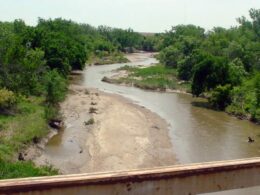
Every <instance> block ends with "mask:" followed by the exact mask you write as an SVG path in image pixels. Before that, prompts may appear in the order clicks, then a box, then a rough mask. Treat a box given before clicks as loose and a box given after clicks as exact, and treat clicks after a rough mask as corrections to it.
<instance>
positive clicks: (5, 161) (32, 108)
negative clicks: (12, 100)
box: [0, 97, 55, 178]
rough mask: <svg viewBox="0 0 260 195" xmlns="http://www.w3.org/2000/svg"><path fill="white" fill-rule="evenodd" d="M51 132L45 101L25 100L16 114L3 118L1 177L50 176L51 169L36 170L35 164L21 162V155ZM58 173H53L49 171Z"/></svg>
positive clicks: (0, 156) (0, 155) (0, 158)
mask: <svg viewBox="0 0 260 195" xmlns="http://www.w3.org/2000/svg"><path fill="white" fill-rule="evenodd" d="M48 132H49V128H48V125H47V121H46V117H45V106H44V104H43V99H42V98H38V97H30V98H23V99H22V100H20V101H19V103H18V105H17V108H16V112H15V115H12V116H8V115H0V178H13V177H23V176H41V175H46V174H47V172H48V170H49V169H47V168H46V167H35V166H34V165H33V163H31V162H17V155H18V153H19V152H21V151H23V150H24V149H26V148H27V147H28V146H29V145H30V144H31V143H33V140H35V138H37V139H38V138H41V137H43V136H45V135H47V133H48ZM16 169H17V170H16ZM54 173H55V172H53V171H52V170H50V172H49V174H54Z"/></svg>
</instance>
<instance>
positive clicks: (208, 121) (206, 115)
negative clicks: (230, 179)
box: [84, 58, 260, 164]
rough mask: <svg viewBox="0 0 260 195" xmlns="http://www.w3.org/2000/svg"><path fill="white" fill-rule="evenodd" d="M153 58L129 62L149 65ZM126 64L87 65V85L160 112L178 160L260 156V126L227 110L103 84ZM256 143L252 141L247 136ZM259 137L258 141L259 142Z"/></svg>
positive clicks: (180, 97)
mask: <svg viewBox="0 0 260 195" xmlns="http://www.w3.org/2000/svg"><path fill="white" fill-rule="evenodd" d="M154 62H156V60H155V59H153V58H147V59H143V60H142V61H141V62H136V63H127V64H128V65H139V64H146V65H147V64H150V63H154ZM123 65H125V64H114V65H104V66H92V67H88V68H87V69H86V71H85V75H84V85H85V86H86V87H89V88H97V89H99V90H102V91H105V92H109V93H115V94H120V95H122V96H124V97H127V98H129V99H131V100H133V101H134V102H135V103H137V104H139V105H142V106H144V107H146V108H148V109H150V110H151V111H153V112H155V113H157V114H158V115H160V116H161V117H162V118H164V119H165V120H166V121H167V122H168V123H169V130H170V132H169V133H170V136H171V138H172V143H173V150H174V151H175V153H176V156H177V159H178V160H179V163H182V164H183V163H195V162H206V161H214V160H230V159H238V158H247V157H257V156H260V126H258V125H255V124H253V123H251V122H249V121H246V120H239V119H236V118H235V117H232V116H229V115H227V114H226V113H224V112H218V111H214V110H210V109H207V108H205V107H203V105H204V104H203V103H204V102H205V100H203V99H199V98H193V97H192V96H191V95H187V94H178V93H161V92H152V91H145V90H141V89H138V88H134V87H126V86H118V85H113V84H109V83H104V82H102V81H101V79H102V78H103V77H104V76H110V75H112V74H114V73H113V71H112V70H114V69H116V68H118V67H120V66H123ZM111 71H112V72H111ZM248 136H251V137H253V138H254V139H255V140H256V142H254V143H252V144H250V143H248V142H247V137H248ZM258 140H259V141H258Z"/></svg>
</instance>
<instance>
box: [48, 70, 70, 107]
mask: <svg viewBox="0 0 260 195" xmlns="http://www.w3.org/2000/svg"><path fill="white" fill-rule="evenodd" d="M45 86H46V92H47V94H46V101H47V103H49V104H57V103H58V102H60V101H62V100H64V98H65V94H66V91H67V84H66V79H65V78H63V77H62V76H61V75H60V74H59V73H58V71H56V70H51V71H49V72H47V73H46V75H45Z"/></svg>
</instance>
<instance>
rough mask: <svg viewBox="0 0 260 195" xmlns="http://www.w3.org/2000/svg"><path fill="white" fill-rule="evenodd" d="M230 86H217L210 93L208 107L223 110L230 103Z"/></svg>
mask: <svg viewBox="0 0 260 195" xmlns="http://www.w3.org/2000/svg"><path fill="white" fill-rule="evenodd" d="M230 93H231V85H224V86H221V85H219V86H217V87H216V88H215V89H214V90H212V91H211V94H210V97H209V103H210V105H211V106H212V107H213V108H214V109H217V110H224V109H225V108H226V107H227V106H228V105H229V104H230V103H231V94H230Z"/></svg>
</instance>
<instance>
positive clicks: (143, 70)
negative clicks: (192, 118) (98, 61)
mask: <svg viewBox="0 0 260 195" xmlns="http://www.w3.org/2000/svg"><path fill="white" fill-rule="evenodd" d="M118 71H119V72H120V71H124V73H125V71H126V74H122V75H120V74H119V75H117V76H115V77H114V78H107V77H104V78H103V81H104V82H108V83H116V84H125V85H129V86H135V87H138V88H141V89H146V90H159V91H166V90H171V89H173V90H179V91H182V92H190V84H189V83H188V82H183V81H179V80H178V78H177V70H176V69H173V68H169V67H167V66H163V65H160V64H158V65H154V66H149V67H134V66H128V65H126V66H123V67H121V68H119V69H118Z"/></svg>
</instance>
